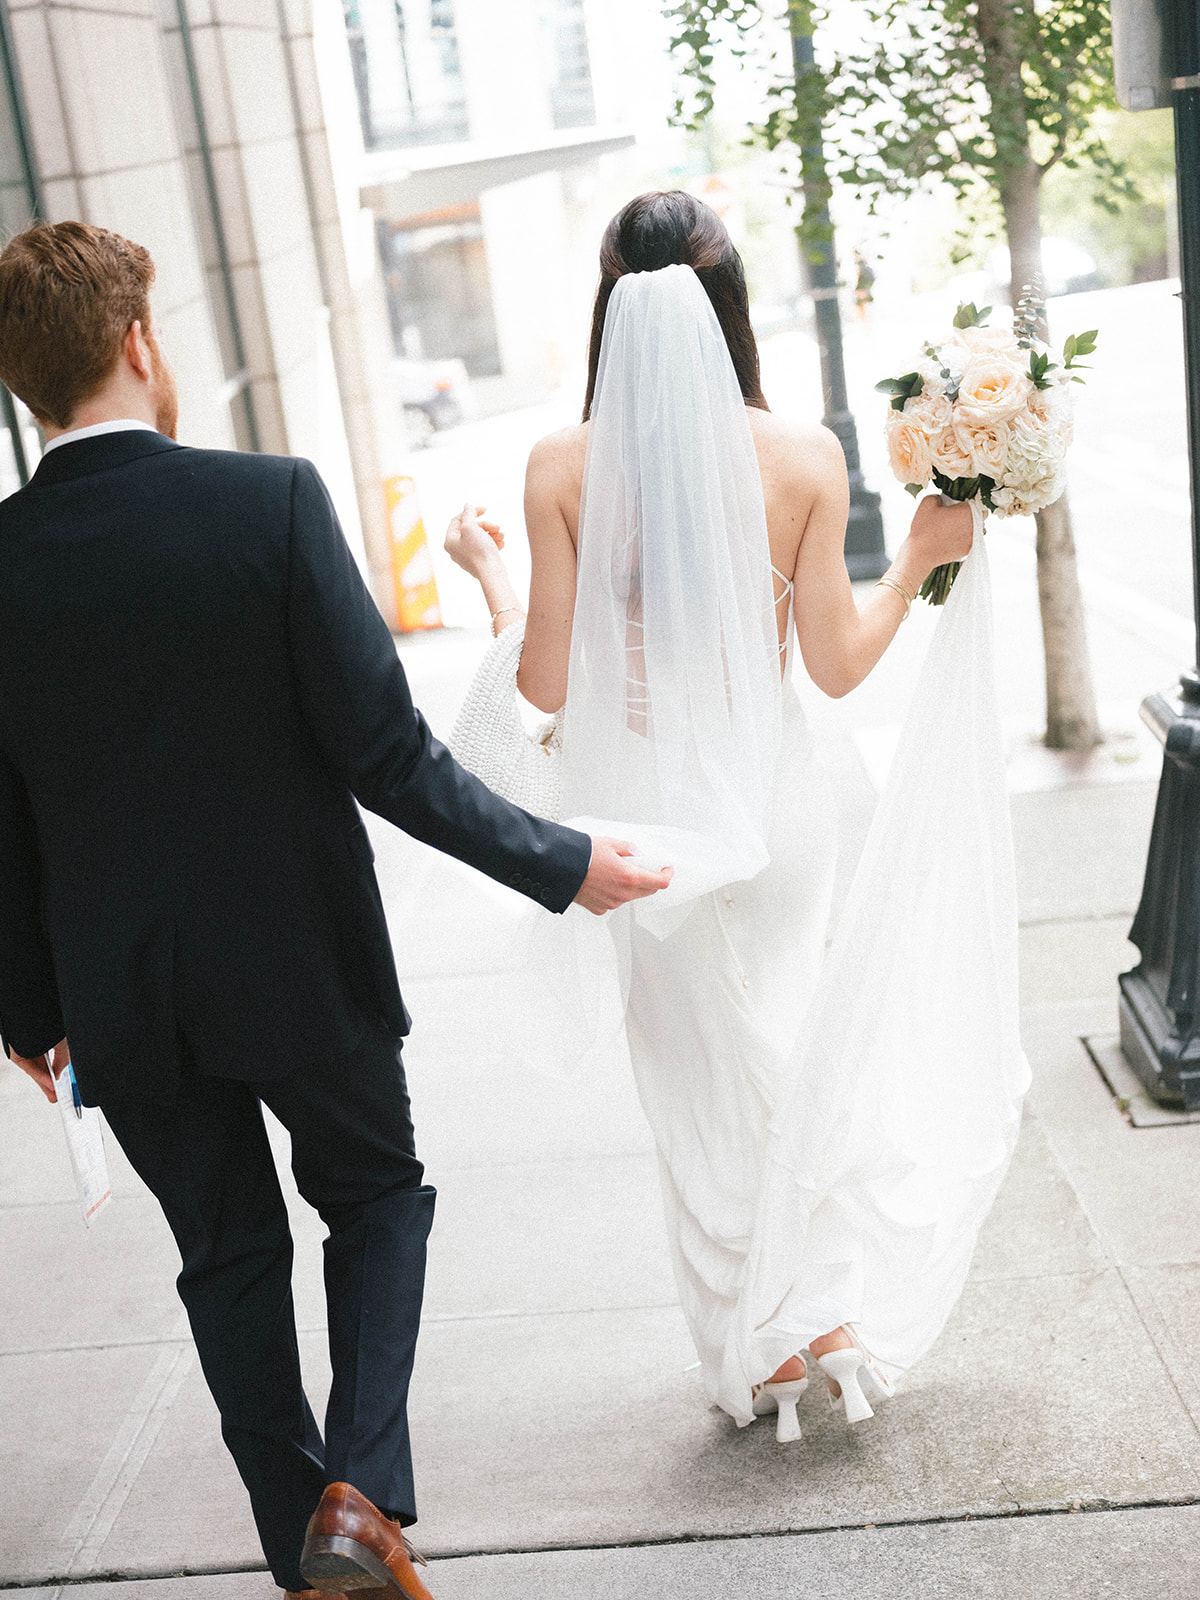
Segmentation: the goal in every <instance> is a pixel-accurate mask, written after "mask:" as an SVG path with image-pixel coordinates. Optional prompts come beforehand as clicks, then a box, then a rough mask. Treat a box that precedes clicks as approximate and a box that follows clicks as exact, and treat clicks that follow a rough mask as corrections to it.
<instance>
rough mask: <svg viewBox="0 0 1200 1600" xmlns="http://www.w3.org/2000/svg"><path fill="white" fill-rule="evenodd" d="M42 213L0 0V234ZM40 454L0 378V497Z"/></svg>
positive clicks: (32, 428) (29, 422)
mask: <svg viewBox="0 0 1200 1600" xmlns="http://www.w3.org/2000/svg"><path fill="white" fill-rule="evenodd" d="M42 214H43V207H42V203H41V185H40V183H39V180H38V171H37V163H36V162H35V160H34V154H33V141H32V138H31V136H30V132H29V122H28V118H27V117H26V115H25V102H24V98H23V96H22V93H21V81H20V78H19V76H18V74H17V60H16V55H15V54H14V52H13V43H12V33H11V30H10V28H9V22H8V7H7V5H6V4H5V3H4V0H0V237H2V238H4V239H10V238H11V237H12V236H13V234H14V233H20V232H21V230H22V229H23V228H27V227H28V226H29V224H30V223H31V222H32V221H33V220H34V218H35V217H37V216H40V215H42ZM40 454H41V436H40V435H39V433H38V430H37V427H36V425H35V423H34V421H33V418H32V417H31V416H30V415H29V412H28V411H26V409H25V407H24V406H23V405H22V404H21V402H20V401H19V400H18V399H16V397H15V396H13V395H11V394H9V392H8V390H7V389H6V388H5V387H4V386H3V384H0V498H2V497H3V496H5V495H10V494H12V493H14V491H15V490H17V489H19V488H20V487H21V485H22V484H23V483H27V482H28V481H29V475H30V473H31V471H32V470H33V467H34V465H35V464H36V462H37V459H38V456H39V455H40Z"/></svg>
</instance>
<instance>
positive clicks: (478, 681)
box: [450, 622, 563, 822]
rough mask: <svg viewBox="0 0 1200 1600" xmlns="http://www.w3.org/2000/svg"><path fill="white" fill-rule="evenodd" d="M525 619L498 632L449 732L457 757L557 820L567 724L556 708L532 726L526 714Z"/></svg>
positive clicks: (509, 795)
mask: <svg viewBox="0 0 1200 1600" xmlns="http://www.w3.org/2000/svg"><path fill="white" fill-rule="evenodd" d="M524 643H525V624H524V623H523V622H520V623H513V624H512V625H511V626H510V627H507V628H505V629H504V630H503V632H502V633H500V634H499V635H497V637H496V640H495V642H494V643H493V644H492V645H491V646H489V648H488V652H487V654H486V655H485V656H484V658H483V660H482V661H481V662H480V663H479V670H478V671H477V672H476V674H475V676H474V678H473V679H472V680H471V687H470V688H469V689H468V690H467V695H466V699H465V700H464V701H463V703H462V707H461V709H460V711H459V713H458V718H457V720H456V721H455V724H454V731H453V732H452V733H451V735H450V753H451V755H453V756H454V758H455V760H456V761H458V762H460V763H461V764H462V765H463V766H464V767H466V769H467V771H468V772H473V773H474V774H475V776H476V777H477V778H481V779H482V780H483V782H484V783H486V784H487V786H488V788H489V789H493V790H495V792H496V793H497V794H498V795H502V796H503V798H504V799H505V800H511V801H512V802H513V804H514V805H518V806H521V807H522V808H523V809H524V810H526V811H532V812H533V813H534V815H535V816H539V817H548V818H550V820H551V821H553V822H557V821H558V820H559V817H560V813H561V807H562V725H563V714H562V712H561V711H559V712H556V713H555V715H554V716H552V717H547V718H546V719H545V720H544V721H543V722H542V723H541V725H540V726H539V727H537V728H536V729H534V730H533V731H531V730H530V729H529V728H527V727H526V725H525V721H524V718H523V717H522V715H521V706H520V702H519V698H518V693H517V668H518V667H519V666H520V664H521V650H522V647H523V646H524Z"/></svg>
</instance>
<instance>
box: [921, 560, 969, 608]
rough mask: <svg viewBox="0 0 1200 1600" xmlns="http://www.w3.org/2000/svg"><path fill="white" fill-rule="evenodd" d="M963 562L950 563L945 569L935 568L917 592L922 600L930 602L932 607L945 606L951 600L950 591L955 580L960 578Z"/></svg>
mask: <svg viewBox="0 0 1200 1600" xmlns="http://www.w3.org/2000/svg"><path fill="white" fill-rule="evenodd" d="M961 566H962V562H961V561H949V562H947V563H946V565H945V566H943V567H934V569H933V571H932V572H931V573H930V574H929V576H928V577H927V578H926V579H925V582H924V583H923V584H922V585H921V587H920V588H919V589H918V590H917V593H918V594H919V596H920V597H921V599H922V600H928V601H929V604H930V605H931V606H944V605H945V604H946V601H947V600H948V599H949V598H950V591H951V589H953V587H954V580H955V578H957V577H958V572H959V568H960V567H961Z"/></svg>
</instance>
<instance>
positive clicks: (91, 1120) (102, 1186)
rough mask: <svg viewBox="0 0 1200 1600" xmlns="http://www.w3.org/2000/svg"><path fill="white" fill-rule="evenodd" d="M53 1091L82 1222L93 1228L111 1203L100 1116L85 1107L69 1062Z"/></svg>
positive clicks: (89, 1107) (110, 1188)
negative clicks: (64, 1136)
mask: <svg viewBox="0 0 1200 1600" xmlns="http://www.w3.org/2000/svg"><path fill="white" fill-rule="evenodd" d="M54 1090H55V1096H56V1098H57V1100H58V1109H59V1112H60V1113H61V1115H62V1125H63V1128H64V1130H65V1132H66V1135H67V1149H68V1150H69V1151H70V1154H71V1166H72V1169H73V1170H74V1173H75V1187H76V1189H77V1190H78V1192H79V1200H80V1204H81V1205H82V1207H83V1220H84V1222H86V1223H87V1225H88V1227H89V1228H90V1227H91V1225H92V1223H93V1222H95V1220H96V1218H97V1217H98V1216H99V1215H100V1213H101V1211H103V1209H104V1207H105V1206H106V1205H107V1204H108V1202H109V1201H110V1200H111V1199H112V1186H111V1184H110V1183H109V1181H108V1162H107V1161H106V1160H105V1156H104V1136H103V1134H102V1133H101V1131H100V1113H99V1111H98V1110H97V1109H96V1107H95V1106H85V1105H83V1104H82V1102H81V1101H80V1099H79V1090H78V1089H77V1088H76V1085H75V1075H74V1073H73V1072H72V1070H71V1064H70V1062H68V1063H67V1065H66V1066H65V1067H64V1068H63V1069H62V1071H61V1072H60V1073H59V1075H58V1077H57V1078H56V1079H55V1081H54Z"/></svg>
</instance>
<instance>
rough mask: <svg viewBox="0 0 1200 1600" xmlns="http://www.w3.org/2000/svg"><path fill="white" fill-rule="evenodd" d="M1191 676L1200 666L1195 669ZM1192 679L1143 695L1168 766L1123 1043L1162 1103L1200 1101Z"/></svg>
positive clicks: (1198, 713)
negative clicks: (1161, 691)
mask: <svg viewBox="0 0 1200 1600" xmlns="http://www.w3.org/2000/svg"><path fill="white" fill-rule="evenodd" d="M1188 676H1189V677H1192V676H1193V675H1191V674H1189V675H1188ZM1190 687H1191V684H1190V683H1189V682H1188V681H1187V679H1185V682H1184V683H1183V684H1181V685H1180V687H1179V688H1176V689H1174V690H1171V691H1168V692H1167V693H1166V694H1154V695H1151V696H1150V697H1149V698H1148V699H1147V700H1144V701H1143V702H1142V720H1143V721H1144V722H1145V723H1146V724H1147V725H1148V726H1149V727H1150V729H1151V730H1152V731H1153V732H1154V734H1155V735H1156V737H1157V738H1158V739H1159V740H1160V741H1161V743H1162V746H1163V771H1162V779H1161V781H1160V783H1159V789H1158V805H1157V808H1156V810H1155V813H1154V831H1153V833H1152V834H1151V836H1150V853H1149V856H1148V858H1147V861H1146V881H1145V884H1144V886H1143V888H1142V899H1141V904H1140V905H1139V906H1138V911H1137V916H1136V917H1135V919H1134V923H1133V927H1132V928H1131V929H1130V931H1129V937H1130V939H1131V941H1132V942H1133V943H1134V944H1135V945H1137V947H1138V949H1139V950H1140V951H1141V955H1142V959H1141V962H1140V963H1139V964H1138V966H1136V967H1135V968H1134V969H1133V971H1132V972H1126V973H1124V974H1122V976H1121V978H1120V980H1119V981H1120V991H1121V992H1120V1016H1121V1050H1122V1052H1123V1053H1124V1056H1125V1059H1126V1060H1127V1061H1128V1062H1129V1065H1130V1066H1131V1067H1132V1068H1133V1070H1134V1071H1135V1072H1136V1073H1137V1075H1138V1077H1139V1078H1140V1079H1141V1080H1142V1082H1143V1083H1144V1084H1145V1085H1146V1088H1147V1089H1148V1090H1149V1091H1150V1093H1151V1095H1153V1097H1154V1099H1155V1100H1157V1101H1158V1103H1159V1104H1160V1105H1163V1106H1168V1107H1171V1108H1173V1109H1176V1110H1181V1109H1186V1110H1188V1111H1193V1110H1196V1109H1197V1108H1200V1014H1198V1010H1200V1008H1198V1005H1197V994H1198V993H1200V704H1197V703H1196V702H1195V701H1193V700H1192V699H1191V698H1190V696H1188V693H1187V691H1188V689H1189V688H1190Z"/></svg>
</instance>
